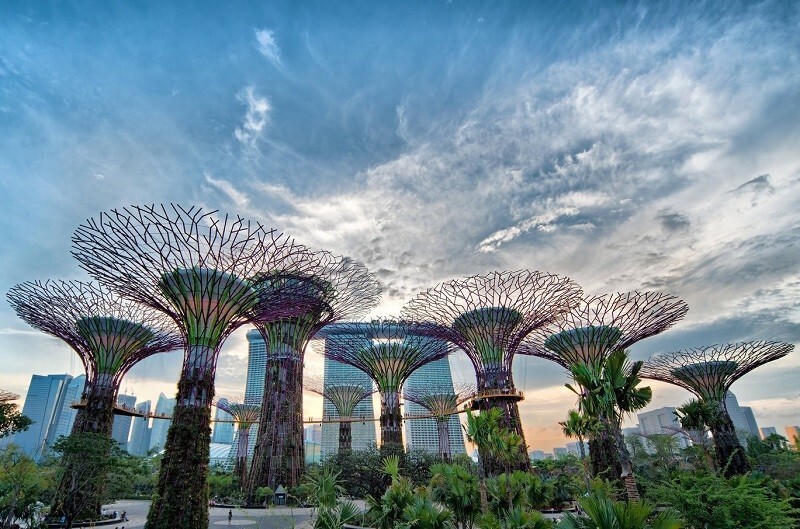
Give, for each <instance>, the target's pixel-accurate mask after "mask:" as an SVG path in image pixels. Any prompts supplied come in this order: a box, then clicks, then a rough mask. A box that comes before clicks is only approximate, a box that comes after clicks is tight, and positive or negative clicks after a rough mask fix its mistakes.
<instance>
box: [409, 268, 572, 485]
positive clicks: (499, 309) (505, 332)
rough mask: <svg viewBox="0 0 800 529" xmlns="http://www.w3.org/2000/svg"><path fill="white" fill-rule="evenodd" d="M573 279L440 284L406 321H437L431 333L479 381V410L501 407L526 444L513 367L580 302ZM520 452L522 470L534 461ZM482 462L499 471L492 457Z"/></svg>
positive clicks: (521, 275)
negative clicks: (530, 342) (530, 338)
mask: <svg viewBox="0 0 800 529" xmlns="http://www.w3.org/2000/svg"><path fill="white" fill-rule="evenodd" d="M581 294H582V291H581V288H580V286H578V284H577V283H575V282H573V281H572V280H571V279H569V278H566V277H562V276H558V275H552V274H547V273H544V272H539V271H531V270H519V271H516V272H491V273H489V274H487V275H483V276H471V277H467V278H463V279H453V280H450V281H447V282H445V283H441V284H439V285H437V286H436V287H433V288H431V289H429V290H427V291H425V292H421V293H419V294H417V296H416V297H415V298H414V299H412V300H411V301H409V302H408V303H407V304H406V305H405V307H404V308H403V312H402V316H403V317H404V318H407V319H410V320H416V321H432V322H434V323H435V324H436V325H431V326H428V327H427V329H426V332H427V333H429V334H430V335H432V336H435V337H438V338H440V339H442V340H446V341H448V342H450V343H452V344H454V345H455V346H457V347H458V348H460V349H461V350H463V351H464V352H465V353H466V354H467V356H468V357H469V359H470V361H471V362H472V365H473V367H474V368H475V376H476V378H477V393H476V395H475V399H474V401H473V402H474V407H475V408H476V409H479V410H488V409H489V408H500V409H501V410H502V412H503V416H502V421H501V426H502V427H504V428H508V429H510V430H512V431H513V432H515V433H516V434H518V435H519V436H520V437H522V438H523V440H524V433H523V431H522V423H521V421H520V418H519V408H518V406H517V403H518V402H519V401H520V400H522V398H523V395H522V394H521V393H520V392H518V391H517V389H516V387H515V386H514V379H513V376H512V373H511V364H512V361H513V359H514V355H515V354H516V352H517V348H518V347H519V344H520V343H521V342H522V340H523V339H524V338H525V337H526V336H527V335H528V334H530V333H531V332H532V331H533V330H535V329H537V328H538V327H541V326H542V325H545V324H546V323H548V322H550V321H552V320H553V319H554V318H556V317H557V316H558V315H560V314H562V313H564V312H567V311H569V310H570V309H571V308H572V307H573V306H574V305H575V304H576V303H577V302H578V300H579V299H580V296H581ZM524 445H525V443H524V442H523V443H522V445H521V447H520V454H519V461H518V464H517V465H516V466H518V467H519V468H521V469H526V468H529V467H530V459H529V458H528V455H527V453H526V451H525V446H524ZM481 460H482V461H483V462H484V464H485V465H486V466H487V469H488V470H491V468H494V467H497V468H499V467H500V465H499V463H497V462H495V461H493V460H492V459H491V458H490V456H489V455H488V454H485V455H483V456H482V457H481Z"/></svg>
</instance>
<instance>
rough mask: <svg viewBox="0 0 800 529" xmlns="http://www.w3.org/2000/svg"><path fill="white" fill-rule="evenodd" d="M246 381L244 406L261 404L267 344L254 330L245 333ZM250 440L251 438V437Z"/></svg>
mask: <svg viewBox="0 0 800 529" xmlns="http://www.w3.org/2000/svg"><path fill="white" fill-rule="evenodd" d="M246 336H247V381H246V382H245V389H244V402H245V404H261V398H262V397H263V396H264V376H265V374H266V370H267V344H266V342H264V338H262V337H261V333H260V332H258V331H257V330H255V329H252V330H249V331H247V334H246ZM251 440H252V437H251Z"/></svg>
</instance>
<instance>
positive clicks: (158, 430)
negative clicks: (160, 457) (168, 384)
mask: <svg viewBox="0 0 800 529" xmlns="http://www.w3.org/2000/svg"><path fill="white" fill-rule="evenodd" d="M174 408H175V399H168V398H167V396H166V395H164V394H163V393H161V394H159V395H158V401H156V411H155V414H154V416H153V427H152V431H151V432H150V450H156V451H159V450H161V449H162V448H164V445H165V444H166V443H167V430H169V426H170V424H172V419H171V417H172V411H173V409H174ZM158 417H170V418H169V419H159V418H158Z"/></svg>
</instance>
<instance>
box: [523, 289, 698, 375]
mask: <svg viewBox="0 0 800 529" xmlns="http://www.w3.org/2000/svg"><path fill="white" fill-rule="evenodd" d="M688 310H689V307H688V306H687V305H686V303H685V302H684V301H682V300H680V299H678V298H676V297H675V296H672V295H669V294H663V293H661V292H617V293H614V294H604V295H599V296H590V297H587V298H585V299H582V300H581V302H580V304H578V305H576V306H575V307H574V308H573V309H572V310H571V311H569V312H567V313H564V314H563V315H562V316H561V317H559V318H558V319H556V320H555V321H553V322H551V323H549V324H548V325H545V326H543V327H541V328H539V329H537V330H536V331H535V332H533V333H532V334H531V335H530V336H529V337H528V338H527V339H526V340H525V341H524V342H523V343H522V345H521V346H520V348H519V350H518V353H519V354H526V355H532V356H538V357H541V358H546V359H548V360H552V361H553V362H556V363H558V364H560V365H562V366H564V367H565V368H567V369H569V368H570V367H571V366H573V365H577V364H587V365H597V364H598V363H600V362H602V361H603V360H604V359H605V358H606V357H607V356H608V355H609V354H610V353H611V352H612V351H614V350H617V349H627V348H628V347H630V346H631V345H633V344H635V343H636V342H638V341H640V340H643V339H644V338H647V337H649V336H653V335H656V334H659V333H662V332H664V331H665V330H667V329H668V328H670V327H671V326H672V325H674V324H675V323H676V322H677V321H679V320H681V319H682V318H683V317H684V316H685V315H686V312H687V311H688Z"/></svg>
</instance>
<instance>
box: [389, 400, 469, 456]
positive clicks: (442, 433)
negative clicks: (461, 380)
mask: <svg viewBox="0 0 800 529" xmlns="http://www.w3.org/2000/svg"><path fill="white" fill-rule="evenodd" d="M474 395H475V388H473V387H472V386H468V385H461V386H458V387H456V388H455V389H450V390H449V391H448V390H447V388H444V387H436V386H431V387H418V388H414V389H410V388H406V389H405V390H404V391H403V398H405V399H406V400H409V401H411V402H415V403H417V404H419V405H420V406H422V407H423V408H425V409H426V410H428V412H430V414H431V415H433V417H434V418H435V419H436V433H437V439H438V441H439V457H441V458H442V459H443V460H445V461H449V460H450V458H451V456H452V452H451V450H450V416H451V415H453V414H454V413H458V407H459V406H460V405H461V404H463V403H464V402H466V401H467V400H469V399H471V398H472V397H473V396H474Z"/></svg>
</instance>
